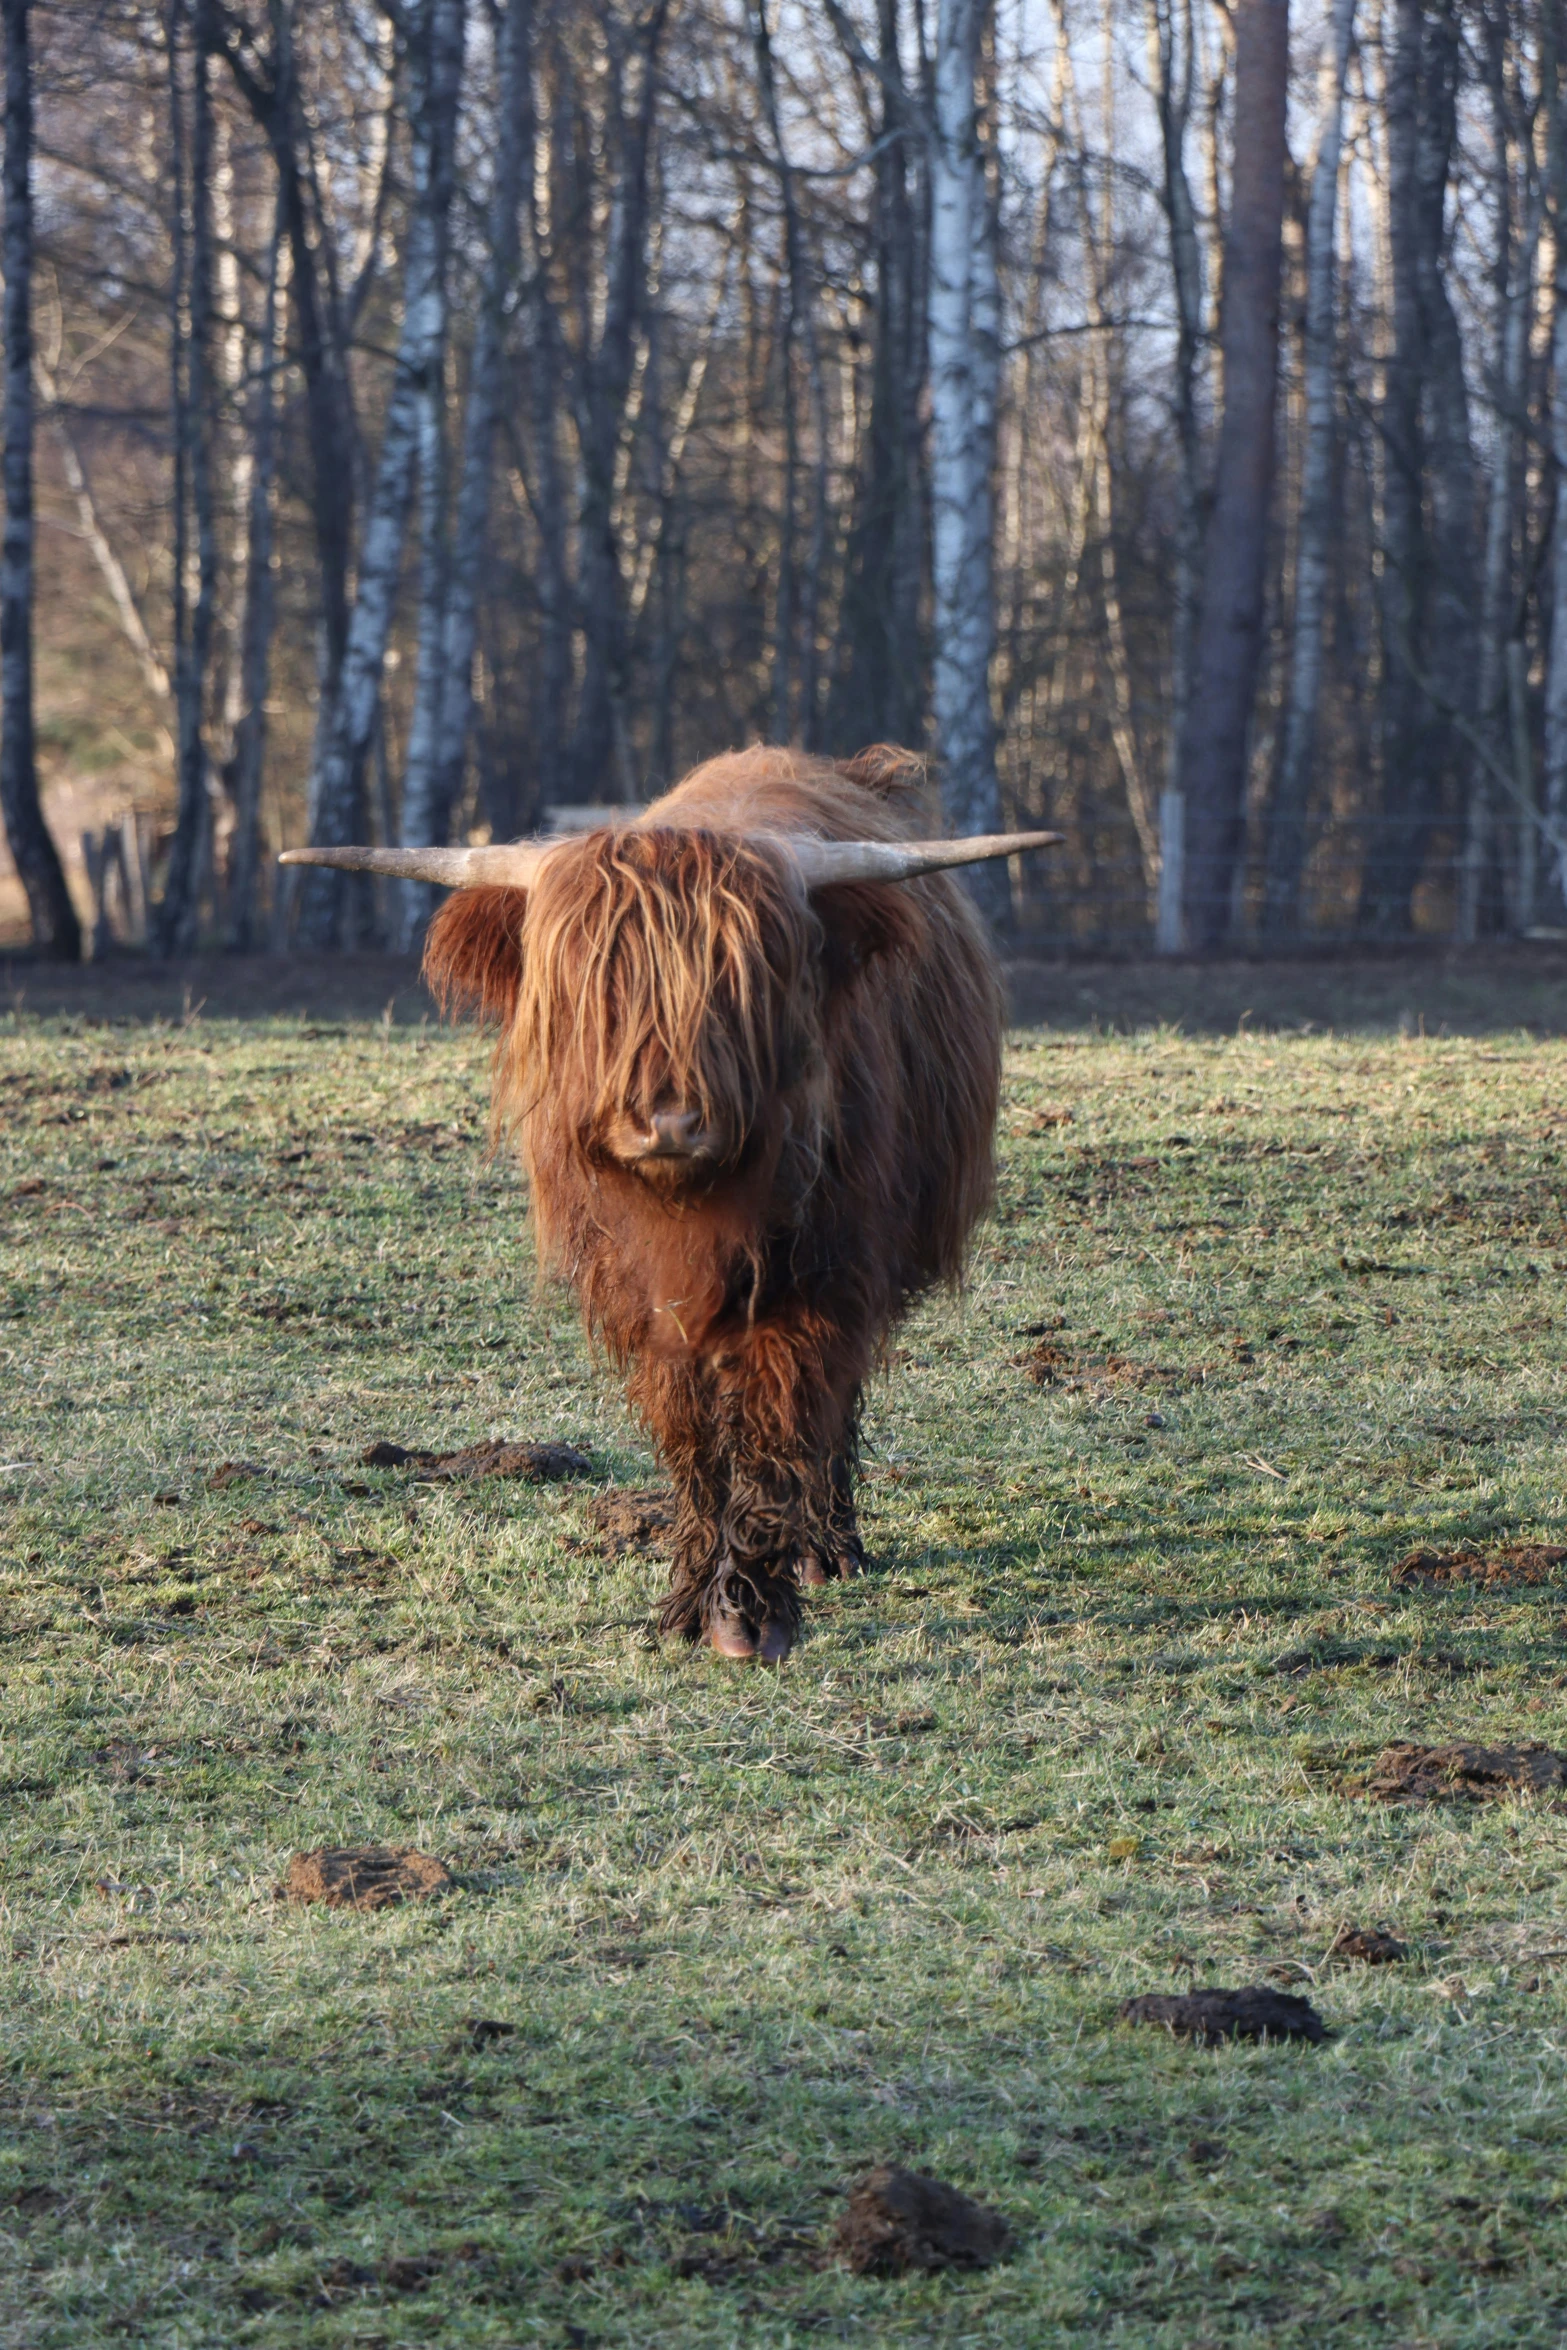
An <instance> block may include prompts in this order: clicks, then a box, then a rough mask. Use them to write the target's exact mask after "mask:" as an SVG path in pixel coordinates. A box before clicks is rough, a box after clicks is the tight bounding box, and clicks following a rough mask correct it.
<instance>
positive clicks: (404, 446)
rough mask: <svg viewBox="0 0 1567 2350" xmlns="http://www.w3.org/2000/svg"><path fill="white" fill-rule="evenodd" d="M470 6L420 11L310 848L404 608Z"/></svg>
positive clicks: (333, 815) (331, 806)
mask: <svg viewBox="0 0 1567 2350" xmlns="http://www.w3.org/2000/svg"><path fill="white" fill-rule="evenodd" d="M462 42H463V0H423V5H422V6H421V8H420V9H419V11H418V13H417V15H416V16H414V15H411V21H410V40H409V75H410V84H411V87H410V92H409V112H410V117H411V123H412V141H411V144H412V181H413V186H412V191H411V206H410V218H409V224H408V235H407V243H406V249H405V252H404V257H403V318H402V329H401V332H400V334H399V337H398V345H397V361H396V366H395V369H394V372H393V379H392V392H391V398H390V400H389V402H388V405H387V412H386V424H385V427H384V429H383V431H382V435H381V454H380V459H379V462H378V465H377V468H376V478H375V488H374V491H373V492H372V495H371V500H370V507H369V512H368V515H367V517H366V522H365V531H364V539H363V543H362V545H361V547H360V550H359V581H358V592H357V594H356V596H355V598H354V609H353V613H352V616H351V618H350V620H349V625H348V643H347V646H346V648H345V650H344V654H343V664H342V672H341V675H340V676H339V679H338V685H337V694H336V698H335V703H334V706H333V709H332V712H331V718H330V724H329V725H328V726H327V727H326V728H324V729H323V730H322V735H321V737H320V738H319V739H320V745H321V747H320V753H319V756H318V758H317V762H316V766H315V771H314V773H313V774H312V776H311V779H310V802H309V815H310V830H309V838H310V844H311V846H312V847H316V848H320V847H340V846H342V845H343V844H344V843H345V842H347V840H348V838H349V835H350V832H351V830H352V827H353V824H354V821H355V817H356V813H357V810H358V807H359V805H360V802H361V800H362V797H363V782H364V764H365V757H366V754H367V752H368V751H369V748H370V738H371V735H372V733H373V731H374V728H375V714H376V705H377V702H378V701H379V699H380V692H381V675H382V670H383V668H384V665H385V661H386V647H387V640H388V638H389V637H390V635H391V628H392V614H393V611H394V608H395V606H396V602H397V584H398V574H399V572H400V570H401V566H402V554H403V540H404V536H405V533H406V529H407V522H408V507H409V502H410V500H411V498H412V495H413V486H414V472H415V466H416V463H417V459H418V454H419V425H420V397H421V392H422V390H423V387H424V386H425V385H427V384H434V385H435V386H436V387H437V390H438V389H439V385H440V381H441V374H442V368H443V363H444V358H445V349H446V306H447V285H446V275H447V249H448V241H449V240H448V216H449V212H450V207H451V193H452V174H453V154H452V148H453V140H454V134H455V126H456V115H457V96H458V88H459V84H460V81H461V73H462ZM341 903H342V877H341V876H340V875H339V874H337V873H334V872H332V871H330V870H329V869H324V868H321V867H317V866H312V867H310V868H308V869H307V871H306V872H305V874H304V876H303V879H302V884H301V887H300V891H299V900H298V908H299V919H298V929H299V938H300V942H301V944H303V945H305V946H310V947H317V948H320V947H329V946H331V945H332V944H333V943H334V941H335V938H336V934H337V930H338V923H339V913H340V907H341Z"/></svg>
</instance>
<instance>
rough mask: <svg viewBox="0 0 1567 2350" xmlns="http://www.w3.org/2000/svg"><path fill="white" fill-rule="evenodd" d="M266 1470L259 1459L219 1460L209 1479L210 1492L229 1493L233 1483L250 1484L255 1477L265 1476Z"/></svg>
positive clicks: (208, 1489) (208, 1488) (208, 1487)
mask: <svg viewBox="0 0 1567 2350" xmlns="http://www.w3.org/2000/svg"><path fill="white" fill-rule="evenodd" d="M265 1475H266V1470H265V1469H264V1468H263V1467H262V1466H261V1463H260V1462H259V1461H219V1463H218V1465H217V1467H216V1468H215V1469H214V1470H213V1471H212V1474H211V1475H210V1476H209V1477H208V1479H207V1491H208V1492H209V1493H227V1491H228V1489H229V1487H230V1486H231V1485H248V1484H249V1483H251V1481H252V1480H253V1479H254V1478H257V1477H264V1476H265Z"/></svg>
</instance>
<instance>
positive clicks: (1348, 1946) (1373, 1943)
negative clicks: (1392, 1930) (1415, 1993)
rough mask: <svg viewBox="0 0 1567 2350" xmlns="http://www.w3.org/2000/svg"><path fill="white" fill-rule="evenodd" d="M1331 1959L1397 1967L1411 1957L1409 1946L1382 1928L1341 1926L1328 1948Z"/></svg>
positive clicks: (1366, 1964)
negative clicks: (1357, 1960)
mask: <svg viewBox="0 0 1567 2350" xmlns="http://www.w3.org/2000/svg"><path fill="white" fill-rule="evenodd" d="M1328 1956H1329V1958H1358V1959H1359V1960H1360V1961H1361V1963H1362V1964H1363V1965H1365V1966H1396V1965H1397V1964H1398V1961H1399V1960H1400V1959H1401V1958H1407V1957H1408V1956H1409V1944H1408V1943H1407V1942H1400V1940H1399V1939H1398V1936H1397V1935H1396V1934H1385V1933H1383V1931H1382V1929H1381V1928H1380V1927H1376V1928H1370V1927H1366V1926H1341V1927H1340V1928H1339V1930H1338V1932H1337V1934H1336V1935H1335V1936H1334V1938H1333V1940H1332V1942H1331V1943H1330V1944H1329V1946H1328Z"/></svg>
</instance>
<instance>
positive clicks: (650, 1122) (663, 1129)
mask: <svg viewBox="0 0 1567 2350" xmlns="http://www.w3.org/2000/svg"><path fill="white" fill-rule="evenodd" d="M605 1140H606V1142H607V1144H608V1148H609V1151H610V1155H611V1157H613V1158H615V1159H618V1160H619V1162H620V1164H621V1165H622V1166H623V1167H634V1168H636V1169H637V1170H638V1171H639V1172H642V1173H646V1174H649V1175H657V1174H662V1173H668V1174H671V1175H673V1174H677V1173H680V1172H682V1171H684V1170H687V1169H689V1170H692V1171H695V1170H696V1169H697V1168H700V1167H710V1166H712V1165H713V1163H714V1162H715V1160H716V1159H717V1158H718V1157H719V1156H720V1141H719V1137H718V1136H717V1135H716V1134H715V1133H714V1132H713V1130H712V1128H711V1127H709V1126H704V1125H703V1123H702V1120H701V1117H700V1115H699V1113H698V1112H697V1111H695V1110H655V1111H654V1112H653V1114H652V1116H651V1117H649V1118H645V1119H644V1118H629V1117H621V1118H617V1119H616V1121H615V1123H614V1125H613V1126H612V1127H611V1129H610V1131H609V1133H608V1135H607V1136H606V1138H605Z"/></svg>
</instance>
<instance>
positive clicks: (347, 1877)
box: [278, 1844, 452, 1909]
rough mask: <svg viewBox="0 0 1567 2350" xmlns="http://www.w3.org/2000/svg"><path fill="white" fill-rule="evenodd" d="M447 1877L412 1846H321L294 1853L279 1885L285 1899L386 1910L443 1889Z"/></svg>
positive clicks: (446, 1882) (328, 1905) (439, 1865)
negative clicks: (396, 1903) (394, 1903)
mask: <svg viewBox="0 0 1567 2350" xmlns="http://www.w3.org/2000/svg"><path fill="white" fill-rule="evenodd" d="M451 1881H452V1880H451V1875H450V1873H449V1871H448V1870H446V1869H445V1868H443V1867H442V1865H441V1863H440V1862H439V1861H438V1860H432V1858H431V1857H430V1855H429V1853H427V1852H415V1851H414V1850H413V1848H412V1846H411V1845H406V1844H395V1845H378V1844H363V1845H354V1844H337V1845H333V1844H323V1845H322V1846H320V1847H319V1849H318V1850H316V1851H315V1852H296V1853H295V1855H294V1857H293V1859H292V1860H291V1861H290V1862H289V1864H288V1874H287V1876H286V1877H285V1878H284V1879H283V1882H282V1884H281V1885H280V1886H279V1887H278V1893H279V1895H280V1897H281V1898H282V1899H283V1900H285V1901H324V1902H325V1904H326V1906H327V1908H328V1909H389V1908H390V1907H391V1905H392V1904H393V1902H396V1901H419V1900H422V1899H424V1898H425V1896H427V1895H428V1894H431V1893H444V1892H445V1891H446V1890H447V1888H448V1887H449V1886H450V1884H451Z"/></svg>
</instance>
